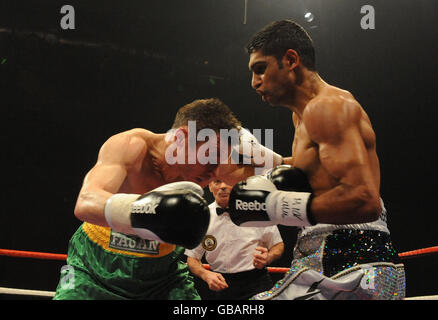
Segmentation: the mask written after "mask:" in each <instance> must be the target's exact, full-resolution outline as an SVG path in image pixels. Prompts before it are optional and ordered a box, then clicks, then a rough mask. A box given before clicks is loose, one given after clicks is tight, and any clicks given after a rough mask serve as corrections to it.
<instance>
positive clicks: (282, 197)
mask: <svg viewBox="0 0 438 320" xmlns="http://www.w3.org/2000/svg"><path fill="white" fill-rule="evenodd" d="M270 179H272V181H271V180H270ZM276 184H277V185H278V186H279V187H281V188H284V189H286V190H288V191H283V190H278V188H277V186H276ZM292 190H293V191H292ZM309 191H311V188H310V185H309V183H308V181H307V177H306V175H305V174H304V172H302V171H301V170H300V169H298V168H294V167H290V168H287V167H282V168H275V169H274V170H272V171H271V173H270V174H268V176H266V177H264V176H253V177H250V178H248V179H247V180H246V181H241V182H239V183H237V184H236V185H235V186H234V187H233V189H232V191H231V193H230V200H229V207H230V218H231V220H232V221H233V222H234V223H235V224H237V225H239V226H242V227H266V226H272V225H278V224H279V225H286V226H299V227H303V226H310V225H314V224H316V222H315V221H314V219H313V216H312V214H311V211H310V208H311V203H312V199H313V194H312V193H311V192H309Z"/></svg>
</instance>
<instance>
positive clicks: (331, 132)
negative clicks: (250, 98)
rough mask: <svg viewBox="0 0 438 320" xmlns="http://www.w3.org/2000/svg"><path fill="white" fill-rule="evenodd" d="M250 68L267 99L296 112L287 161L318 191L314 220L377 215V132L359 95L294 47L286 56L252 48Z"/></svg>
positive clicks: (362, 219) (366, 219)
mask: <svg viewBox="0 0 438 320" xmlns="http://www.w3.org/2000/svg"><path fill="white" fill-rule="evenodd" d="M249 69H250V70H251V72H252V80H251V85H252V87H253V88H254V89H255V90H256V92H257V93H258V94H259V95H260V96H261V97H262V99H263V101H267V102H269V103H270V104H271V105H278V106H285V107H287V108H288V109H290V110H291V111H292V112H293V123H294V126H295V137H294V142H293V146H292V158H291V159H289V162H288V161H285V163H289V164H292V165H294V166H296V167H298V168H301V169H303V170H304V171H305V172H306V174H307V177H308V179H309V181H310V184H311V186H312V188H313V190H314V195H315V197H314V198H313V201H312V206H311V209H312V213H313V215H314V218H315V220H316V221H317V222H319V223H329V224H350V223H363V222H370V221H374V220H376V219H377V218H378V216H379V214H380V212H381V205H380V195H379V188H380V169H379V161H378V158H377V154H376V138H375V134H374V131H373V129H372V126H371V122H370V120H369V118H368V116H367V115H366V113H365V112H364V110H363V109H362V107H361V106H360V105H359V103H358V102H357V101H356V100H355V99H354V97H353V96H352V95H351V94H350V93H349V92H347V91H345V90H341V89H339V88H336V87H334V86H331V85H329V84H327V83H326V82H324V81H323V80H322V79H321V77H320V76H319V74H318V73H317V72H316V71H310V70H308V69H307V68H306V67H304V66H303V65H302V64H301V63H300V57H299V55H298V54H297V52H296V51H294V50H287V51H286V53H285V54H284V56H283V57H282V59H281V61H278V60H277V58H275V57H274V56H270V55H264V54H263V53H262V52H261V51H260V50H259V51H253V52H252V53H251V54H250V61H249Z"/></svg>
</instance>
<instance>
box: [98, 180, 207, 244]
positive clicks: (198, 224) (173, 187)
mask: <svg viewBox="0 0 438 320" xmlns="http://www.w3.org/2000/svg"><path fill="white" fill-rule="evenodd" d="M202 193H203V191H202V189H201V188H200V187H199V186H198V185H196V184H194V183H191V182H176V183H171V184H167V185H164V186H162V187H159V188H157V189H154V190H152V191H150V192H148V193H146V194H144V195H143V196H140V197H138V196H137V197H136V198H135V199H132V197H131V196H132V195H124V194H115V195H113V196H112V197H111V198H110V199H109V200H108V201H107V204H106V206H105V217H106V219H107V222H108V224H109V225H110V226H111V227H112V228H113V229H114V230H116V231H120V232H127V233H130V234H135V235H137V236H139V237H141V238H143V239H150V240H158V241H161V242H166V243H172V244H176V245H181V246H183V247H185V248H188V249H193V248H195V247H196V246H197V245H199V243H201V241H202V239H203V238H204V235H205V233H206V232H207V228H208V225H209V223H210V212H209V209H208V205H207V202H206V201H205V199H204V198H203V197H202Z"/></svg>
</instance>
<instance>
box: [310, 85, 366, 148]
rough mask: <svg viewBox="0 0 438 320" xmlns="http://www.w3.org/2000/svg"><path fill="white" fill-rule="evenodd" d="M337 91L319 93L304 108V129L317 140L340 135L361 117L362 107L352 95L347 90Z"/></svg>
mask: <svg viewBox="0 0 438 320" xmlns="http://www.w3.org/2000/svg"><path fill="white" fill-rule="evenodd" d="M339 93H340V94H334V92H330V94H321V95H319V96H317V97H315V98H314V99H312V100H311V101H310V102H309V104H308V105H307V106H306V108H305V110H304V113H303V122H304V124H305V126H306V129H307V131H308V132H309V134H310V135H311V136H312V137H314V138H315V139H317V140H319V138H323V137H332V138H336V137H339V136H342V133H343V132H344V130H345V129H347V128H349V127H351V125H354V124H358V123H359V121H360V119H361V118H362V113H363V110H362V107H361V106H360V104H359V103H358V102H357V101H356V100H355V99H354V97H353V96H352V95H351V94H349V93H348V92H345V93H344V92H339ZM341 93H342V94H341ZM338 134H339V135H338Z"/></svg>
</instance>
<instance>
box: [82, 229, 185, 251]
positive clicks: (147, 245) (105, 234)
mask: <svg viewBox="0 0 438 320" xmlns="http://www.w3.org/2000/svg"><path fill="white" fill-rule="evenodd" d="M81 229H82V230H83V232H84V233H85V234H86V235H87V236H88V238H89V239H90V240H91V241H93V242H94V243H96V244H97V245H98V246H100V247H102V248H103V249H104V250H106V251H110V252H113V253H117V254H122V255H126V256H134V257H140V258H160V257H163V256H166V255H168V254H170V253H171V252H173V251H174V250H175V248H176V246H175V245H173V244H167V243H160V242H157V241H153V240H145V239H140V238H139V237H135V236H130V235H126V234H123V233H119V232H115V231H114V230H112V229H111V228H109V227H102V226H98V225H94V224H91V223H87V222H84V223H83V224H82V226H81Z"/></svg>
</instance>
